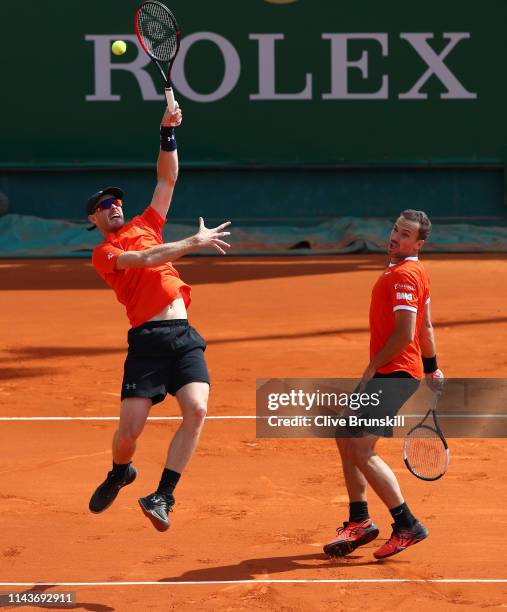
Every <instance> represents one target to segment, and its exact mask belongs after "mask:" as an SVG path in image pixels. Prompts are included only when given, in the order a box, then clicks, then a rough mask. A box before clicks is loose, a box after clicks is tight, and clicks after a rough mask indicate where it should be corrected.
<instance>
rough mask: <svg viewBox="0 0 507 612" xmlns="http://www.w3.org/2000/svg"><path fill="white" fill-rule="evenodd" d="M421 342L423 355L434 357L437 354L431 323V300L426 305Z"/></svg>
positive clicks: (420, 334) (420, 336)
mask: <svg viewBox="0 0 507 612" xmlns="http://www.w3.org/2000/svg"><path fill="white" fill-rule="evenodd" d="M419 344H420V346H421V354H422V356H423V357H433V356H434V355H436V352H437V349H436V346H435V334H434V332H433V324H432V323H431V312H430V304H429V302H428V303H427V304H426V306H425V307H424V320H423V324H422V325H421V330H420V332H419Z"/></svg>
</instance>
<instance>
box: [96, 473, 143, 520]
mask: <svg viewBox="0 0 507 612" xmlns="http://www.w3.org/2000/svg"><path fill="white" fill-rule="evenodd" d="M136 476H137V470H136V468H135V467H134V466H133V465H132V464H130V465H129V466H128V468H127V470H126V471H125V475H124V476H118V474H115V473H114V472H113V471H111V472H108V474H107V477H106V479H105V480H104V482H103V483H102V484H100V485H99V486H98V487H97V489H96V490H95V492H94V494H93V495H92V496H91V499H90V504H89V508H90V512H94V513H95V514H97V513H99V512H104V510H107V509H108V508H109V506H110V505H111V504H112V503H113V502H114V500H115V499H116V497H117V495H118V493H119V492H120V489H121V488H122V487H126V486H127V485H129V484H131V483H132V482H134V480H135V479H136Z"/></svg>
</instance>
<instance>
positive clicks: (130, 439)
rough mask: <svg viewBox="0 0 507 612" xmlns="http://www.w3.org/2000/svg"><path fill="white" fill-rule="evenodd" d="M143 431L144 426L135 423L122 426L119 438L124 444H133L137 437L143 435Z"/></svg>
mask: <svg viewBox="0 0 507 612" xmlns="http://www.w3.org/2000/svg"><path fill="white" fill-rule="evenodd" d="M142 431H143V427H139V426H135V425H127V426H124V427H120V429H119V430H118V438H119V441H120V442H123V443H124V444H133V443H134V442H135V441H136V440H137V438H139V436H140V435H141V433H142Z"/></svg>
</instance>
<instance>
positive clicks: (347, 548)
mask: <svg viewBox="0 0 507 612" xmlns="http://www.w3.org/2000/svg"><path fill="white" fill-rule="evenodd" d="M378 533H379V532H378V527H377V526H376V525H375V524H374V523H373V522H372V520H371V519H367V520H365V521H361V522H360V523H351V522H348V521H346V522H345V523H343V527H340V528H339V529H337V530H336V538H335V539H334V540H332V541H331V542H329V544H326V545H325V546H324V552H325V553H326V555H328V556H329V557H345V555H350V553H351V552H353V551H354V550H356V548H358V547H359V546H363V545H364V544H368V542H371V541H372V540H374V539H375V538H376V537H377V536H378Z"/></svg>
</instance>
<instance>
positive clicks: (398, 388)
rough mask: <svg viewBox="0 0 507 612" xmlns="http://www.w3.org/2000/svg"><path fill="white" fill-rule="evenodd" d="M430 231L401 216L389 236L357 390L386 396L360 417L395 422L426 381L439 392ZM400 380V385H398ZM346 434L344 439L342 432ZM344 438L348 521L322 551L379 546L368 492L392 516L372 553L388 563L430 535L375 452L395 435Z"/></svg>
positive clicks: (366, 430)
mask: <svg viewBox="0 0 507 612" xmlns="http://www.w3.org/2000/svg"><path fill="white" fill-rule="evenodd" d="M430 231H431V222H430V220H429V219H428V217H427V215H426V214H425V213H424V212H422V211H416V210H405V211H403V212H402V213H401V214H400V216H399V218H398V219H397V221H396V222H395V224H394V227H393V229H392V231H391V234H390V237H389V242H388V245H387V253H388V256H389V262H390V263H389V266H388V267H387V268H386V269H385V270H384V271H383V272H382V274H381V275H380V277H379V278H378V280H377V282H376V284H375V285H374V287H373V291H372V295H371V305H370V334H371V336H370V363H369V364H368V366H367V368H366V370H365V371H364V373H363V376H362V380H361V383H360V385H359V390H361V391H362V392H365V393H370V394H371V393H372V392H374V391H375V392H379V391H380V393H381V394H382V395H381V396H382V414H381V415H379V414H375V408H373V407H371V406H370V407H368V408H366V409H365V410H361V414H360V415H359V416H360V417H364V418H366V419H368V417H375V416H377V417H378V416H382V417H384V416H389V417H394V416H395V415H396V414H397V413H398V411H399V410H400V408H401V407H402V406H403V404H404V403H405V402H406V401H407V400H408V398H409V397H410V396H411V395H413V394H414V393H415V392H416V391H417V389H418V387H419V384H420V380H421V379H422V378H423V376H424V375H425V376H426V378H427V382H428V385H429V386H430V388H432V389H433V390H434V391H438V390H439V389H440V388H441V384H442V379H443V374H442V372H441V370H439V369H438V365H437V359H436V349H435V339H434V333H433V327H432V324H431V315H430V291H429V278H428V275H427V273H426V271H425V269H424V268H423V265H422V264H421V262H420V261H419V252H420V250H421V249H422V247H423V245H424V241H425V240H426V239H427V237H428V236H429V233H430ZM393 379H394V380H393ZM342 433H343V432H342ZM348 434H349V435H348V436H345V437H340V436H341V434H340V432H337V445H338V449H339V452H340V456H341V460H342V466H343V474H344V478H345V483H346V486H347V492H348V496H349V518H348V521H346V522H344V524H343V527H341V528H339V529H338V530H337V537H336V538H335V539H334V540H332V541H331V542H329V543H328V544H327V545H326V546H325V547H324V552H325V553H326V554H328V555H329V556H331V557H342V556H344V555H347V554H350V553H351V552H352V551H353V550H355V549H356V548H358V547H359V546H362V545H363V544H367V543H368V542H371V541H372V540H374V539H375V538H376V537H377V536H378V534H379V530H378V528H377V526H376V525H375V524H374V523H373V522H372V520H371V518H370V515H369V512H368V502H367V487H368V485H370V486H371V488H372V489H373V490H374V491H375V493H376V494H377V495H378V496H379V497H380V499H381V500H382V501H383V502H384V504H385V505H386V507H387V508H388V509H389V512H390V513H391V516H392V517H393V520H394V523H393V532H392V534H391V537H390V538H389V540H388V541H387V542H386V543H385V544H383V545H382V546H381V547H380V548H379V549H378V550H376V551H375V552H374V553H373V554H374V556H375V557H376V558H377V559H383V558H385V557H390V556H392V555H395V554H397V553H400V552H402V551H403V550H405V549H406V548H408V547H409V546H412V545H414V544H417V543H418V542H420V541H421V540H424V539H425V538H426V537H427V536H428V531H427V529H426V528H425V527H424V526H423V525H422V524H421V523H420V522H419V521H418V520H417V519H416V518H415V517H414V515H413V514H412V512H411V511H410V509H409V507H408V505H407V504H406V502H405V499H404V497H403V495H402V492H401V489H400V485H399V483H398V480H397V478H396V476H395V475H394V472H393V471H392V470H391V468H390V467H389V466H388V465H387V463H385V462H384V461H383V460H382V459H381V458H380V457H379V456H378V455H377V454H376V452H375V446H376V444H377V442H378V439H379V437H390V436H392V435H393V431H392V427H389V426H388V427H383V426H380V427H375V426H372V427H363V428H360V429H358V428H354V429H352V428H350V429H349V432H348Z"/></svg>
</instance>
